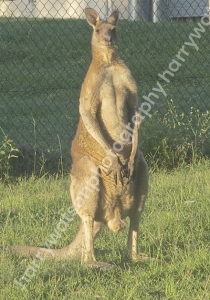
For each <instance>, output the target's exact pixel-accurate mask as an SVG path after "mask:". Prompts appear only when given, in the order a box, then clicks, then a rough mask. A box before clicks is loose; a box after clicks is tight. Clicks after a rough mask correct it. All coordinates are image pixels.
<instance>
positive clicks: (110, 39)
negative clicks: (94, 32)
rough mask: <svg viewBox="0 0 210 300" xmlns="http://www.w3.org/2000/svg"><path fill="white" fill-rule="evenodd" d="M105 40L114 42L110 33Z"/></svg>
mask: <svg viewBox="0 0 210 300" xmlns="http://www.w3.org/2000/svg"><path fill="white" fill-rule="evenodd" d="M105 41H106V42H109V43H110V42H112V37H111V36H110V35H107V36H106V37H105Z"/></svg>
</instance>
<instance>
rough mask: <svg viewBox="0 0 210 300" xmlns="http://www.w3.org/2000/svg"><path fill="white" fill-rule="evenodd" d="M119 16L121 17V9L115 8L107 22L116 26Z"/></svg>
mask: <svg viewBox="0 0 210 300" xmlns="http://www.w3.org/2000/svg"><path fill="white" fill-rule="evenodd" d="M118 18H119V11H118V10H114V11H113V13H111V15H110V16H109V17H108V19H107V23H110V24H112V25H114V26H115V25H116V24H117V20H118Z"/></svg>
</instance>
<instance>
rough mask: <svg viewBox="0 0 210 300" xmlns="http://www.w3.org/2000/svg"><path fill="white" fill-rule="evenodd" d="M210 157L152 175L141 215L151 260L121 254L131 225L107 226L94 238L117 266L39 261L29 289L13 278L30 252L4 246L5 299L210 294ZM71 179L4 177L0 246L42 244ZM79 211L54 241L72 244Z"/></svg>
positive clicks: (198, 298) (143, 248) (199, 297)
mask: <svg viewBox="0 0 210 300" xmlns="http://www.w3.org/2000/svg"><path fill="white" fill-rule="evenodd" d="M209 167H210V162H209V161H203V162H200V163H197V164H192V165H191V166H188V167H179V168H177V169H176V170H174V171H172V172H166V171H159V172H156V173H151V175H150V193H149V198H148V202H147V205H146V209H145V211H144V214H143V218H142V221H141V225H140V228H141V234H140V235H141V238H140V241H139V249H140V252H143V253H146V254H147V255H148V257H149V258H150V260H149V261H139V262H135V263H131V262H128V261H127V262H126V261H124V254H123V253H124V247H125V242H126V235H127V230H125V231H124V232H122V233H120V234H113V233H111V232H110V231H108V230H107V229H105V230H104V231H103V232H102V234H101V235H100V236H99V238H98V239H97V241H96V256H97V259H98V260H99V261H105V262H110V263H113V264H115V265H116V267H115V268H114V269H111V270H108V271H103V272H102V271H97V270H94V269H86V268H84V267H82V266H81V265H80V262H69V261H63V262H56V261H48V262H44V263H41V264H40V268H39V270H38V271H37V273H36V276H35V277H33V278H31V281H30V282H29V283H28V284H26V288H27V289H26V290H21V289H20V287H19V286H18V285H17V284H15V283H13V280H14V278H17V279H19V278H20V277H21V276H22V275H23V274H24V272H25V270H26V268H27V267H28V266H29V264H30V263H31V262H32V259H22V258H21V257H19V256H11V255H9V254H7V253H1V254H0V255H1V256H0V257H1V280H0V287H1V296H0V298H1V299H10V300H13V299H14V300H16V299H20V298H21V299H23V300H24V299H30V300H31V299H62V300H64V299H85V300H88V299H91V300H92V299H106V300H107V299H116V300H118V299H126V300H128V299H133V300H134V299H136V300H139V299H144V300H149V299H173V300H175V299H177V300H178V299H179V300H180V299H184V300H187V299H189V300H190V299H192V297H193V300H203V299H209V297H210V288H209V286H210V284H209V283H210V279H209V278H210V256H209V246H210V244H209V242H210V235H209V232H210V226H209V224H210V217H209V210H210V202H209V196H210V184H209V182H210V172H209ZM68 187H69V180H68V178H66V177H64V178H57V179H56V178H54V177H49V178H46V177H42V178H40V179H38V180H36V179H34V178H33V177H31V178H30V179H29V180H25V179H19V182H18V183H17V184H16V185H8V186H5V185H3V184H0V198H1V204H0V205H1V206H0V210H1V217H0V225H1V236H2V244H3V245H11V244H31V245H39V246H44V243H45V241H46V239H47V238H48V237H49V235H50V234H51V233H52V232H53V230H54V228H55V227H56V225H57V224H58V222H59V220H60V218H61V214H62V213H64V212H65V211H66V210H67V208H68V207H69V194H68ZM77 226H78V218H77V217H75V219H74V221H73V222H72V223H71V224H70V226H69V228H68V230H66V231H65V232H63V233H62V236H61V238H60V239H59V240H58V242H57V244H56V247H62V246H64V245H67V244H68V243H69V241H70V240H72V238H73V236H74V234H75V232H76V230H77Z"/></svg>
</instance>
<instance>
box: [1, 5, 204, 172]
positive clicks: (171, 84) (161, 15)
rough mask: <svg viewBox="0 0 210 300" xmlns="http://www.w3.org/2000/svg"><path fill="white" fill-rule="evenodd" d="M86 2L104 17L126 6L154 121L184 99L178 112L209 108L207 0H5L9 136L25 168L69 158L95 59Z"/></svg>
mask: <svg viewBox="0 0 210 300" xmlns="http://www.w3.org/2000/svg"><path fill="white" fill-rule="evenodd" d="M87 6H89V7H92V8H95V9H96V10H97V11H98V12H100V15H101V17H102V18H105V17H106V16H107V15H109V13H110V12H111V11H112V10H114V9H118V10H119V11H120V20H119V22H118V24H119V25H118V36H119V46H118V47H119V52H120V56H121V57H122V58H123V60H124V61H125V62H126V64H127V65H128V66H129V68H130V69H131V71H132V73H133V75H134V78H135V79H136V81H137V84H138V87H139V102H140V103H146V104H144V106H142V113H143V114H144V115H145V116H146V117H148V118H147V119H149V120H150V121H151V120H152V116H154V115H158V116H159V117H160V119H161V118H164V116H165V115H166V114H167V113H168V111H169V110H173V109H174V108H175V107H176V109H177V111H176V113H177V116H178V115H179V116H182V115H185V116H190V115H192V114H195V112H197V113H198V111H199V113H201V116H202V114H205V113H206V112H207V111H209V110H210V102H209V95H210V85H209V69H210V51H209V46H210V43H209V42H210V34H209V33H210V29H209V28H210V22H209V9H208V7H209V3H208V1H207V0H195V1H193V0H187V1H183V0H150V1H147V0H137V1H133V0H131V1H128V0H118V1H109V0H108V1H97V2H95V1H94V0H91V1H78V0H77V1H75V0H57V1H54V0H14V1H10V0H3V1H2V0H1V2H0V26H1V27H0V47H1V54H0V57H1V59H0V64H1V65H0V68H1V82H0V86H1V88H0V95H1V100H0V135H1V138H0V142H1V140H3V138H4V137H5V136H7V137H8V138H9V139H12V140H13V142H14V144H15V145H16V146H17V148H18V149H19V151H20V153H21V157H22V163H20V165H19V167H20V168H22V169H23V170H24V171H27V170H28V171H29V169H31V168H35V162H34V161H35V160H37V161H38V160H41V162H40V165H41V166H43V165H44V164H45V165H46V164H49V165H51V166H52V165H53V163H54V162H56V161H59V164H60V166H62V168H63V167H64V165H67V166H69V157H70V155H69V146H70V143H71V140H72V138H73V136H74V134H75V129H76V125H77V122H78V99H79V93H80V88H81V84H82V81H83V79H84V76H85V73H86V71H87V68H88V65H89V64H90V60H91V47H90V39H91V28H90V26H89V25H88V24H87V22H86V21H85V19H84V8H85V7H87ZM161 89H162V90H161ZM175 115H176V114H175ZM182 120H183V118H182ZM152 130H153V129H152ZM203 130H204V129H203ZM179 134H182V133H181V132H179ZM31 161H32V162H33V163H32V166H31ZM56 167H57V162H56ZM59 168H60V167H59Z"/></svg>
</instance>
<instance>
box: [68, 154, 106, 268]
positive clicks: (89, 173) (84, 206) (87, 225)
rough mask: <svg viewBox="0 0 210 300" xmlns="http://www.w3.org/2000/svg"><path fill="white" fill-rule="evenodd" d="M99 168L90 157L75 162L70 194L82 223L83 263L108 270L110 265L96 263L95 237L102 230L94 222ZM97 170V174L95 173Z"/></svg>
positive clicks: (97, 199)
mask: <svg viewBox="0 0 210 300" xmlns="http://www.w3.org/2000/svg"><path fill="white" fill-rule="evenodd" d="M96 168H97V166H96V165H95V164H94V163H93V162H92V161H91V159H90V158H89V157H88V156H83V157H81V158H79V159H78V160H76V161H74V162H73V165H72V171H71V185H70V193H71V198H72V203H73V206H74V208H75V209H76V211H77V213H78V214H79V216H80V218H81V221H82V247H81V248H82V263H84V264H87V265H90V266H96V267H102V268H104V267H105V268H108V267H109V264H106V263H100V262H96V258H95V254H94V236H95V235H96V234H97V232H99V230H100V223H97V222H95V221H94V218H95V212H96V209H97V207H98V201H99V195H100V180H101V178H99V177H100V176H96V174H97V172H96ZM94 169H95V172H94Z"/></svg>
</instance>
